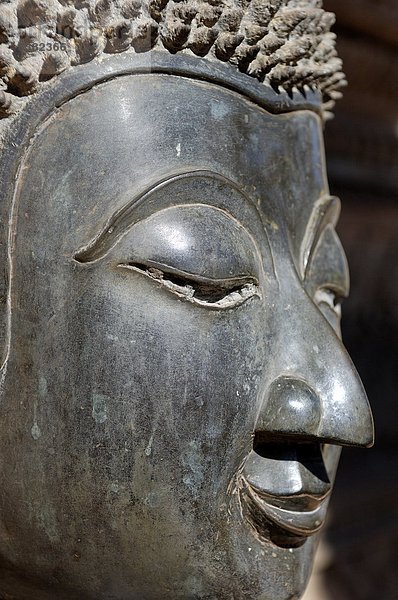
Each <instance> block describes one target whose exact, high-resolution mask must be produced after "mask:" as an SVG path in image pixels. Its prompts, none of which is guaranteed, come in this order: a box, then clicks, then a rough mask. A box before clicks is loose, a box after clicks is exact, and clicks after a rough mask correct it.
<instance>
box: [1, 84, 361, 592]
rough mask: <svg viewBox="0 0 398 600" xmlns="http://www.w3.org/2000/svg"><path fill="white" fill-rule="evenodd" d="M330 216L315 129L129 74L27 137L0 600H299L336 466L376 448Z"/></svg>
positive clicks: (208, 91) (5, 448)
mask: <svg viewBox="0 0 398 600" xmlns="http://www.w3.org/2000/svg"><path fill="white" fill-rule="evenodd" d="M337 216H338V201H337V200H336V199H333V198H331V197H330V195H329V192H328V186H327V181H326V176H325V165H324V156H323V142H322V132H321V124H320V120H319V118H318V116H317V115H316V114H315V113H313V112H310V111H305V110H303V111H296V112H292V113H289V114H278V115H272V114H270V113H268V112H267V111H265V110H264V109H263V108H260V107H259V106H258V105H256V104H255V103H254V102H252V101H250V100H248V99H247V98H245V97H244V96H243V95H241V94H239V93H237V92H235V91H231V90H228V89H226V88H223V87H221V86H219V85H216V84H210V83H205V82H201V81H198V80H194V79H190V78H188V77H177V76H171V75H160V74H142V75H129V76H125V77H119V78H115V79H113V80H111V81H108V82H106V83H103V84H101V85H98V86H96V87H93V88H92V89H91V90H88V91H86V92H85V93H83V94H81V95H79V96H77V97H75V98H74V99H72V100H70V101H68V102H66V103H65V104H64V105H63V106H61V107H60V108H58V109H57V110H55V111H54V112H53V114H52V115H51V116H50V117H49V118H48V119H47V120H46V121H45V123H43V124H42V126H41V127H40V129H39V130H38V131H37V132H36V135H35V136H34V138H33V139H32V141H31V144H30V147H29V150H28V152H27V154H26V155H25V158H24V160H23V163H22V165H21V167H20V170H19V175H18V179H17V183H16V188H15V199H14V208H13V215H12V230H11V234H10V275H9V277H10V289H9V342H8V347H7V357H6V362H5V365H6V369H5V367H3V382H2V399H1V408H0V415H1V419H0V429H1V434H0V440H1V441H0V457H1V471H2V478H3V482H4V483H3V486H2V487H3V491H2V493H1V496H0V515H1V525H0V532H1V534H0V555H1V556H2V557H3V558H2V561H1V562H0V564H1V565H2V567H1V568H2V576H3V580H4V582H5V583H4V585H5V588H4V589H5V591H6V592H8V593H9V594H11V595H10V597H12V598H14V597H15V598H16V599H17V600H21V599H24V598H28V597H32V594H33V596H34V597H35V598H38V599H40V600H41V599H47V598H54V594H56V597H57V598H61V599H62V598H68V599H71V598H82V597H84V598H87V599H88V598H90V599H91V598H93V599H94V598H95V599H96V600H98V599H100V598H104V599H105V598H106V599H109V598H114V599H117V600H119V599H124V598H129V599H133V598H134V599H137V600H144V599H145V600H155V599H159V598H162V599H170V600H176V599H177V598H180V599H209V600H210V599H214V600H215V599H217V600H222V599H224V598H225V599H227V598H228V599H230V598H236V599H244V598H245V599H251V600H252V599H257V600H287V599H293V598H299V596H300V594H301V592H302V590H303V588H304V586H305V582H306V580H307V578H308V574H309V570H310V567H311V560H312V556H313V552H314V549H315V547H316V539H317V536H316V532H317V531H318V530H319V529H320V527H321V526H322V524H323V521H324V519H325V511H326V508H327V504H328V500H329V495H330V491H331V487H332V484H333V480H334V476H335V471H336V467H337V462H338V457H339V449H340V446H342V445H355V444H357V445H363V446H366V445H369V444H370V443H371V440H372V423H371V416H370V413H369V408H368V405H367V400H366V397H365V395H364V392H363V389H362V386H361V383H360V381H359V378H358V375H357V374H356V372H355V370H354V367H353V366H352V364H351V362H350V359H349V357H348V355H347V353H346V351H345V350H344V348H343V346H342V344H341V341H340V338H339V319H340V302H341V300H342V298H344V296H346V295H347V293H348V272H347V265H346V260H345V257H344V253H343V250H342V248H341V245H340V242H339V240H338V238H337V236H336V233H335V229H334V226H335V223H336V219H337ZM13 594H14V595H13Z"/></svg>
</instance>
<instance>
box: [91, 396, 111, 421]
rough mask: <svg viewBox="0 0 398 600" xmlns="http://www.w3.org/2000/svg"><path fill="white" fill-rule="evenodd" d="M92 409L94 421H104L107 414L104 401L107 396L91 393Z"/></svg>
mask: <svg viewBox="0 0 398 600" xmlns="http://www.w3.org/2000/svg"><path fill="white" fill-rule="evenodd" d="M92 400H93V410H92V416H93V419H94V420H95V422H96V423H98V424H101V423H104V422H105V421H106V420H107V418H108V416H107V408H106V401H107V400H108V397H107V396H103V395H102V394H93V398H92Z"/></svg>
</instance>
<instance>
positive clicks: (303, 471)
mask: <svg viewBox="0 0 398 600" xmlns="http://www.w3.org/2000/svg"><path fill="white" fill-rule="evenodd" d="M256 450H257V451H254V450H253V451H252V452H251V453H250V454H249V456H248V457H247V459H246V461H245V464H244V466H243V469H242V472H241V475H240V477H241V479H240V489H241V495H242V496H243V499H244V500H245V501H246V505H247V506H248V508H249V511H250V515H251V520H252V521H254V524H255V525H256V528H257V529H261V528H262V526H263V524H264V517H265V519H266V520H267V521H268V523H269V524H274V525H277V526H278V528H279V529H281V530H284V531H285V532H286V533H288V534H293V535H295V536H297V537H306V536H309V535H312V534H314V533H316V532H317V531H319V529H320V528H321V527H322V525H323V523H324V520H325V516H326V509H327V504H328V500H329V496H330V492H331V487H332V486H331V482H330V481H329V477H328V475H327V472H326V468H325V464H324V462H323V456H322V449H321V446H320V444H300V443H277V444H275V443H272V444H270V443H269V444H263V445H262V447H261V448H257V449H256ZM260 533H261V531H260Z"/></svg>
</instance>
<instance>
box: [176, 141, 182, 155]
mask: <svg viewBox="0 0 398 600" xmlns="http://www.w3.org/2000/svg"><path fill="white" fill-rule="evenodd" d="M176 151H177V156H181V144H180V142H178V144H177V146H176Z"/></svg>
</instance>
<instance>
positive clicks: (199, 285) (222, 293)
mask: <svg viewBox="0 0 398 600" xmlns="http://www.w3.org/2000/svg"><path fill="white" fill-rule="evenodd" d="M149 263H150V264H149ZM155 264H156V263H154V262H153V261H147V264H145V263H137V262H130V263H120V264H119V265H118V267H121V268H125V269H131V270H133V271H135V272H138V273H141V274H142V275H144V276H146V277H149V278H150V279H152V280H154V281H155V282H157V283H158V284H160V285H162V286H164V287H165V288H166V289H168V291H170V292H172V293H174V294H176V295H177V296H179V297H180V299H182V300H186V301H188V302H191V303H193V304H197V305H199V306H205V307H207V308H212V309H226V308H234V307H236V306H240V305H241V304H243V302H245V301H246V300H248V299H249V298H251V297H253V296H255V295H257V296H259V295H260V294H259V289H258V281H257V279H256V278H255V277H251V276H242V277H239V276H238V277H230V278H229V279H211V278H207V277H202V276H199V275H194V274H191V273H186V272H184V271H180V270H178V269H174V268H173V267H167V266H166V265H162V264H159V263H157V264H156V266H154V265H155ZM158 267H161V269H159V268H158Z"/></svg>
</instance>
